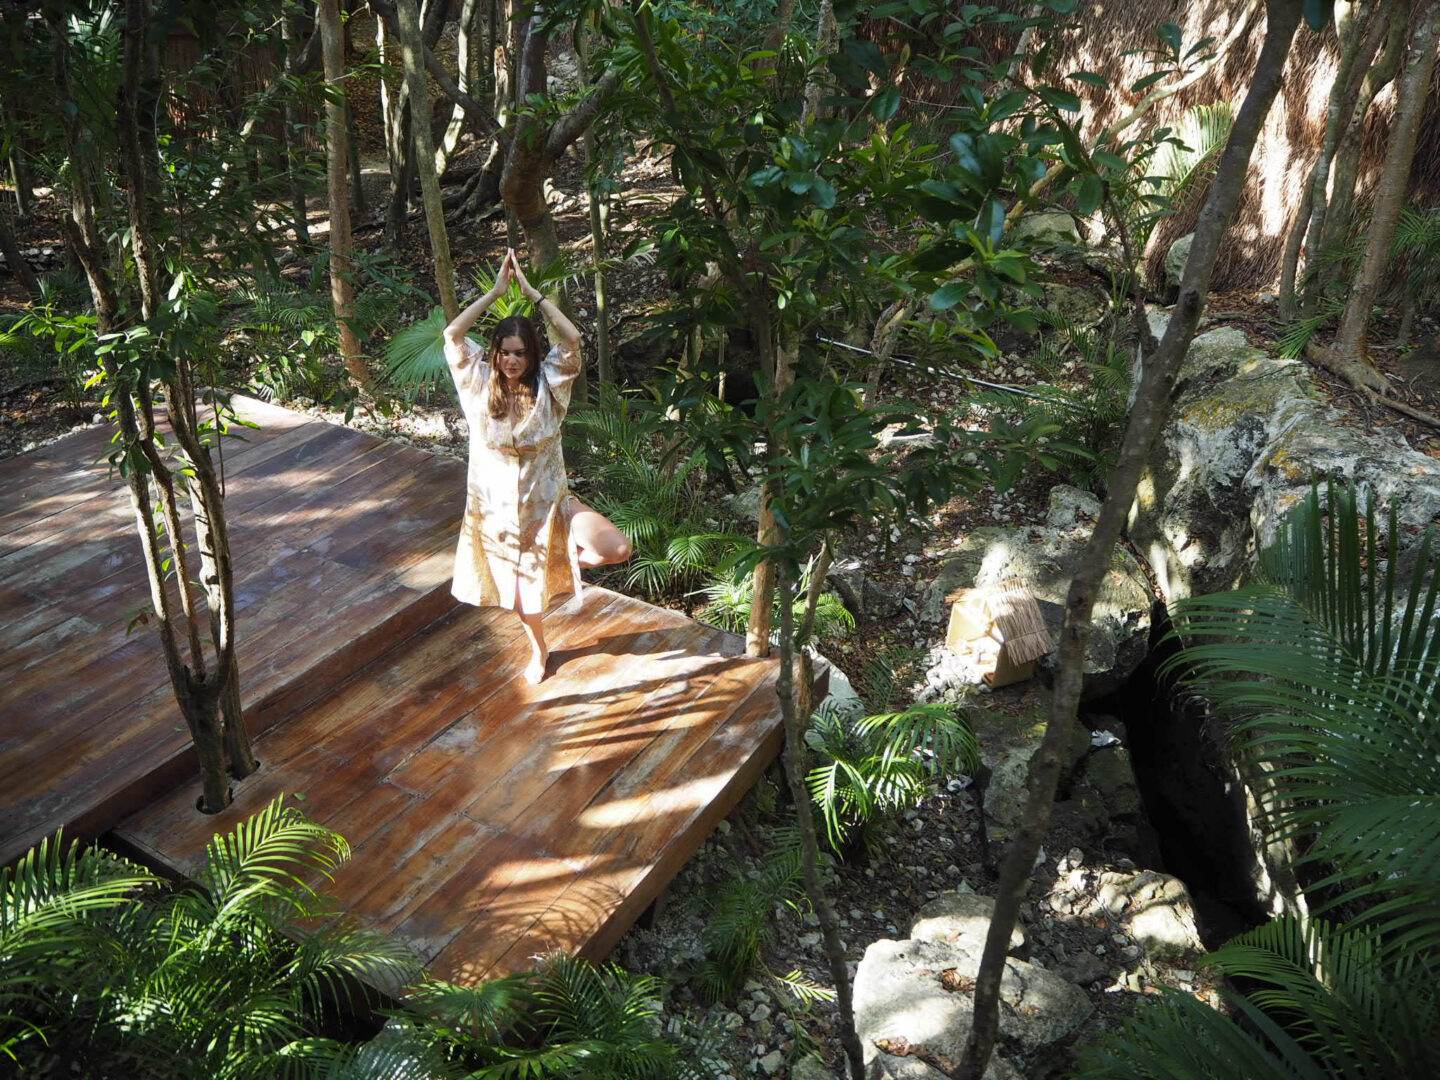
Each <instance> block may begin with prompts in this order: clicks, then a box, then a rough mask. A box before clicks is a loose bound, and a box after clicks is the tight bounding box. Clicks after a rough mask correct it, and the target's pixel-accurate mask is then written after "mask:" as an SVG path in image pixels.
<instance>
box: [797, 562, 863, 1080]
mask: <svg viewBox="0 0 1440 1080" xmlns="http://www.w3.org/2000/svg"><path fill="white" fill-rule="evenodd" d="M776 561H777V563H778V564H779V566H780V574H779V577H780V674H779V678H778V680H777V685H776V690H777V692H778V694H779V697H780V715H781V718H782V720H783V723H784V725H785V751H784V759H785V779H786V781H787V782H788V784H789V787H790V798H791V801H793V802H794V803H795V819H796V823H797V824H798V825H799V827H800V850H801V858H800V865H801V870H802V873H803V875H804V880H805V892H806V895H808V896H809V898H810V902H811V903H812V904H814V905H815V908H816V912H817V914H819V916H820V934H821V939H822V940H823V942H824V945H825V958H826V960H827V961H828V963H829V966H830V979H831V981H832V982H834V984H835V1004H836V1006H837V1007H838V1008H839V1010H840V1041H841V1044H842V1045H843V1046H844V1048H845V1058H846V1060H847V1061H848V1062H849V1063H850V1077H851V1080H864V1076H865V1062H864V1051H863V1049H862V1047H861V1046H860V1040H859V1038H858V1037H857V1036H856V1034H855V1003H854V999H853V998H852V996H851V992H850V970H849V967H848V966H847V964H846V963H845V943H844V942H843V941H842V940H841V939H840V919H839V917H838V916H837V915H836V913H835V906H834V905H833V904H831V903H830V897H829V896H828V895H827V894H826V892H825V885H824V883H823V882H822V881H821V880H820V842H819V838H818V837H817V836H816V834H815V812H814V810H813V809H812V808H811V802H810V791H809V789H808V788H807V787H806V785H805V774H806V771H807V770H806V767H805V724H806V722H807V721H808V720H809V718H810V717H809V713H801V712H800V711H799V710H798V709H797V708H796V687H795V595H794V593H795V588H794V581H793V580H792V576H793V570H792V569H791V568H790V565H789V563H788V562H787V561H785V560H783V559H781V560H776ZM806 695H807V696H808V690H807V691H806Z"/></svg>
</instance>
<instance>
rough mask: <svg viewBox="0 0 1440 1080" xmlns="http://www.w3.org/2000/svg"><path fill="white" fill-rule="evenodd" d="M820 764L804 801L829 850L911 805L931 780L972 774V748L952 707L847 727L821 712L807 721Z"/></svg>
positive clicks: (975, 752) (975, 759)
mask: <svg viewBox="0 0 1440 1080" xmlns="http://www.w3.org/2000/svg"><path fill="white" fill-rule="evenodd" d="M810 729H811V731H812V732H814V733H815V736H816V741H817V743H818V745H817V747H816V749H817V750H818V752H819V753H820V755H821V756H822V757H824V758H826V759H828V760H826V761H825V763H824V764H821V765H818V766H816V767H815V768H814V769H812V770H811V771H810V775H809V777H808V781H809V785H810V795H811V797H812V799H813V800H814V802H815V806H816V807H817V808H818V809H819V811H820V816H821V817H822V818H823V819H824V822H825V831H826V834H827V836H828V837H829V840H830V844H831V846H832V847H833V848H835V849H836V850H837V851H839V850H840V849H841V847H842V846H843V845H844V844H845V843H847V841H849V840H850V839H851V837H852V836H853V835H854V833H855V832H856V831H857V830H859V831H860V832H861V835H862V836H863V835H864V831H863V830H864V828H865V826H866V825H868V824H869V823H871V822H872V821H874V820H876V819H877V818H879V817H880V816H882V815H884V814H887V813H891V812H893V811H895V810H900V809H904V808H906V807H909V806H913V805H915V804H916V803H917V802H919V800H920V799H921V798H922V797H923V796H924V794H925V792H926V790H927V788H928V787H929V786H930V785H931V784H933V783H934V782H935V781H936V780H937V779H939V778H941V777H944V776H952V775H954V774H956V773H960V772H974V771H975V769H976V768H977V767H978V764H979V748H978V746H977V744H976V741H975V735H974V732H972V731H971V730H970V726H969V725H968V724H967V723H966V722H965V719H964V717H963V716H961V714H960V712H959V710H958V709H956V707H955V706H954V705H950V704H946V703H943V702H929V703H921V704H915V705H911V706H910V707H909V708H908V709H904V710H902V711H900V712H892V713H880V714H877V715H874V716H866V717H863V718H861V719H859V720H857V721H855V722H854V723H853V724H852V723H849V722H848V721H846V720H845V719H844V718H843V717H841V716H840V715H839V714H838V713H837V712H836V711H835V710H833V709H829V708H822V709H821V710H820V711H819V712H817V713H816V714H815V717H814V719H813V720H812V721H811V728H810Z"/></svg>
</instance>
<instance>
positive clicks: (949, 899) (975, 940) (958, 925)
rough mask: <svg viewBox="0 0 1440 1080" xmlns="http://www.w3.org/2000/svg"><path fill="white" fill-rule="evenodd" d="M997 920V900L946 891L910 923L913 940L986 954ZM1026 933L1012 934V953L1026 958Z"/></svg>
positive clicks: (1016, 928)
mask: <svg viewBox="0 0 1440 1080" xmlns="http://www.w3.org/2000/svg"><path fill="white" fill-rule="evenodd" d="M994 917H995V899H994V897H990V896H981V895H980V894H978V893H973V892H971V893H964V892H942V893H941V894H940V895H939V896H937V897H935V899H934V900H931V901H930V902H929V903H927V904H926V905H925V906H924V907H922V908H921V909H920V910H919V911H918V912H916V913H915V918H914V919H913V920H911V923H910V939H911V940H912V941H936V942H948V943H949V944H952V945H959V946H960V947H962V948H964V949H967V950H970V951H972V952H979V951H983V950H984V948H985V936H986V935H987V934H989V933H990V921H991V920H992V919H993V918H994ZM1026 949H1027V942H1026V939H1025V931H1024V930H1023V929H1022V928H1021V927H1020V926H1018V925H1017V926H1016V927H1015V929H1014V930H1012V931H1010V954H1011V955H1012V956H1024V955H1025V952H1026Z"/></svg>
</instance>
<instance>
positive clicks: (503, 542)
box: [445, 338, 581, 615]
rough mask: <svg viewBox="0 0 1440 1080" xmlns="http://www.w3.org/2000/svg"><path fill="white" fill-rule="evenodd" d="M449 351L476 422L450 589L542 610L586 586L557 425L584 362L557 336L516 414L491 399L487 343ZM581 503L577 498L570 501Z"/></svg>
mask: <svg viewBox="0 0 1440 1080" xmlns="http://www.w3.org/2000/svg"><path fill="white" fill-rule="evenodd" d="M445 359H446V360H447V361H449V364H450V374H451V376H452V377H453V378H454V379H455V389H456V391H457V392H458V393H459V395H460V407H461V409H463V410H464V412H465V419H466V421H468V423H469V425H470V468H469V471H468V473H467V477H466V485H465V488H466V491H465V519H464V521H463V522H462V523H461V525H460V544H459V546H458V547H457V549H456V551H455V580H454V583H453V584H452V585H451V588H450V591H451V593H453V594H454V596H455V599H457V600H459V601H461V602H462V603H465V604H477V605H485V606H499V607H503V608H509V609H511V610H514V608H515V607H516V598H517V595H518V598H519V608H520V610H521V611H522V612H524V613H525V614H527V615H530V614H535V613H538V612H542V611H544V610H545V608H546V606H547V605H548V604H549V603H550V597H551V596H552V595H556V594H564V593H568V592H572V591H573V592H574V593H575V594H576V595H577V596H578V595H579V593H580V589H581V582H580V564H579V562H578V561H577V558H576V556H577V552H576V550H575V547H574V544H573V543H572V542H571V540H570V520H569V514H568V513H566V507H565V499H566V497H567V496H568V495H569V494H570V489H569V485H568V484H567V483H566V481H565V459H564V457H563V456H562V455H561V452H560V425H561V423H562V422H563V421H564V419H565V412H566V409H568V408H569V405H570V390H571V387H572V386H573V385H574V382H575V377H576V375H578V374H579V372H580V355H579V353H578V352H575V353H567V352H565V351H564V350H563V349H562V348H561V347H560V346H559V345H556V346H555V347H554V348H552V349H551V350H550V352H549V354H548V355H547V356H546V357H545V359H544V360H543V361H542V362H541V364H540V377H539V380H538V385H537V386H536V388H535V407H534V408H533V409H531V410H530V415H529V416H527V417H525V418H524V419H523V420H521V421H520V422H519V423H515V422H514V421H513V420H512V419H511V418H510V417H508V416H507V417H502V418H498V419H497V418H496V417H493V416H491V415H490V412H489V410H488V409H486V407H485V397H486V388H487V385H488V380H489V379H490V378H491V377H492V372H491V370H490V365H489V364H488V363H486V361H485V354H484V350H483V349H482V347H481V346H480V345H478V344H476V343H475V342H473V341H471V340H470V339H469V338H465V339H463V341H462V343H461V345H460V346H459V347H458V348H457V347H456V346H454V345H452V344H450V343H449V342H448V341H447V342H446V345H445ZM571 505H572V506H573V505H574V504H573V503H572V504H571Z"/></svg>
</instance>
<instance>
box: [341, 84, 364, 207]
mask: <svg viewBox="0 0 1440 1080" xmlns="http://www.w3.org/2000/svg"><path fill="white" fill-rule="evenodd" d="M345 138H346V141H347V142H349V144H350V153H349V154H348V155H347V156H348V157H349V159H350V212H351V213H352V214H355V215H360V214H365V213H369V211H370V204H369V201H368V200H367V199H366V198H365V173H364V170H363V169H362V168H361V162H360V135H359V129H358V128H357V127H356V124H355V108H354V106H352V105H351V104H350V96H349V95H348V94H347V95H346V96H345Z"/></svg>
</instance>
